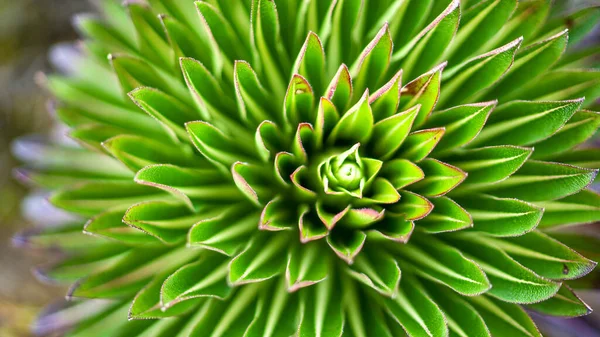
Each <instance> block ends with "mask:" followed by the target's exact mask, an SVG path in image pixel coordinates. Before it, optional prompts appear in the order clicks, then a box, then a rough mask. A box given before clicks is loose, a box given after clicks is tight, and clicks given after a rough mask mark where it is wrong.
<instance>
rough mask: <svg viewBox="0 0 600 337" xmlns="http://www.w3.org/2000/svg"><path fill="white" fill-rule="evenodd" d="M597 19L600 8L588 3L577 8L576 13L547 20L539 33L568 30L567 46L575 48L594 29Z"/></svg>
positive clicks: (599, 16)
mask: <svg viewBox="0 0 600 337" xmlns="http://www.w3.org/2000/svg"><path fill="white" fill-rule="evenodd" d="M598 19H600V7H598V4H595V5H594V4H593V3H590V4H589V5H587V6H579V8H578V10H577V11H573V12H571V13H568V14H567V15H559V16H557V17H555V18H552V19H550V20H548V21H547V22H546V23H545V25H544V28H543V29H542V30H541V31H543V32H547V31H551V30H560V29H569V46H571V47H572V46H577V44H578V43H579V42H580V41H581V40H582V39H584V38H585V37H586V36H587V35H588V33H589V32H590V31H591V30H592V29H594V27H596V25H597V24H598Z"/></svg>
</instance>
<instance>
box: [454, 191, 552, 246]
mask: <svg viewBox="0 0 600 337" xmlns="http://www.w3.org/2000/svg"><path fill="white" fill-rule="evenodd" d="M455 200H456V202H458V203H459V204H460V205H461V206H462V207H464V208H465V209H466V211H467V212H468V213H469V214H470V215H471V216H472V217H473V230H474V231H478V232H484V233H486V234H489V235H492V236H519V235H523V234H525V233H528V232H530V231H532V230H533V229H534V228H536V227H537V225H538V224H539V223H540V220H541V219H542V214H543V213H544V209H543V208H540V207H537V206H536V205H533V204H530V203H527V202H524V201H521V200H517V199H502V198H496V197H492V196H489V195H473V196H468V197H464V198H455Z"/></svg>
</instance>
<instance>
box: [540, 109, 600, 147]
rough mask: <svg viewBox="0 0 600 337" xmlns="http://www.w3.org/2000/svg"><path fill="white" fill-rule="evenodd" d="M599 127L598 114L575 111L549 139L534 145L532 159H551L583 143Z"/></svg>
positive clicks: (599, 116)
mask: <svg viewBox="0 0 600 337" xmlns="http://www.w3.org/2000/svg"><path fill="white" fill-rule="evenodd" d="M598 127H600V113H598V112H595V111H589V110H579V111H577V112H576V113H575V114H574V115H573V117H571V119H569V121H568V122H567V124H565V126H563V127H562V128H561V129H560V130H558V131H557V132H556V133H555V134H554V135H552V136H551V137H550V138H547V139H545V140H542V141H540V142H537V143H535V152H534V153H533V156H532V157H533V158H534V159H544V158H551V157H552V156H553V155H556V154H558V153H561V152H566V151H568V150H570V149H572V148H573V147H575V146H577V145H579V144H582V143H584V142H585V141H586V140H588V139H589V138H590V137H592V136H593V135H594V134H595V133H596V131H597V130H598Z"/></svg>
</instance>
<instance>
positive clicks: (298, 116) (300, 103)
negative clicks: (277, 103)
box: [283, 74, 315, 125]
mask: <svg viewBox="0 0 600 337" xmlns="http://www.w3.org/2000/svg"><path fill="white" fill-rule="evenodd" d="M314 103H315V95H314V93H313V88H312V87H311V86H310V84H309V83H308V81H307V80H306V78H304V77H302V76H301V75H298V74H294V75H293V76H292V79H291V80H290V84H289V86H288V88H287V92H286V94H285V102H284V110H283V114H284V116H285V120H286V121H287V123H289V124H290V125H297V124H298V123H301V122H311V121H313V120H315V116H314V115H313V114H314V109H313V106H314Z"/></svg>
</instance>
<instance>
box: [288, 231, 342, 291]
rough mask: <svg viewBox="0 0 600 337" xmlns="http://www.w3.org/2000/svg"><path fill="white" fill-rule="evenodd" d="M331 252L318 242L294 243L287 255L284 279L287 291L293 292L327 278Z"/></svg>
mask: <svg viewBox="0 0 600 337" xmlns="http://www.w3.org/2000/svg"><path fill="white" fill-rule="evenodd" d="M330 256H331V254H329V252H328V251H327V247H324V246H323V245H322V243H320V242H308V243H304V244H294V245H293V246H292V247H291V248H290V250H289V252H288V256H287V267H286V269H285V279H286V287H287V291H289V292H294V291H297V290H299V289H301V288H304V287H309V286H312V285H314V284H316V283H319V282H321V281H323V280H324V279H325V278H327V274H328V272H329V268H330V267H331V262H332V261H331V258H330Z"/></svg>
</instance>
